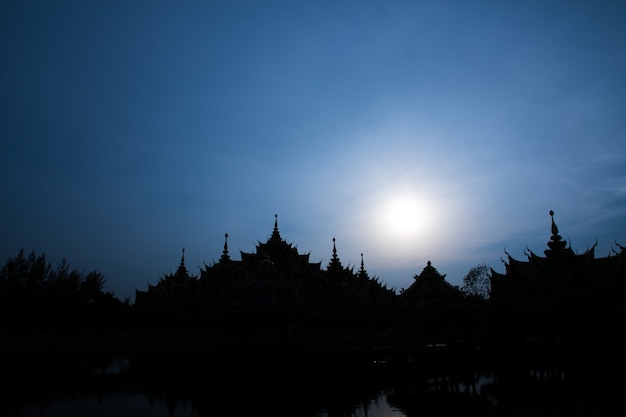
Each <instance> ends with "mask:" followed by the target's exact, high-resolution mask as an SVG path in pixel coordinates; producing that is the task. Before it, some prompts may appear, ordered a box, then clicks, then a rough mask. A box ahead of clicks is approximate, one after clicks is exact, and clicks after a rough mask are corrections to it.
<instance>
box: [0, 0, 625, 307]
mask: <svg viewBox="0 0 626 417" xmlns="http://www.w3.org/2000/svg"><path fill="white" fill-rule="evenodd" d="M624 21H626V3H624V2H620V1H597V0H595V1H550V0H546V1H524V2H519V1H471V2H470V1H432V2H420V1H393V0H385V1H335V2H330V1H302V2H298V1H285V2H274V1H221V2H220V1H215V2H210V1H197V2H196V1H177V2H160V1H145V2H144V1H131V2H126V1H124V2H122V1H119V2H118V1H62V0H60V1H54V2H49V1H4V2H2V4H1V5H0V51H1V53H2V62H3V64H2V65H1V66H0V136H1V137H2V141H1V144H0V173H1V174H2V194H3V196H4V197H3V199H2V200H3V203H2V205H1V209H0V210H1V214H2V215H1V218H0V231H1V235H2V239H1V241H0V245H1V246H0V257H2V258H1V259H4V260H6V259H8V258H9V257H12V256H15V255H16V254H17V253H18V251H19V250H20V249H22V248H23V249H24V250H25V251H27V252H30V251H35V252H36V253H38V254H39V253H45V254H46V256H47V258H48V260H49V261H51V262H52V263H53V264H55V265H56V264H57V263H58V262H59V261H60V260H61V259H62V258H65V259H66V260H67V261H68V262H69V264H70V266H71V267H72V268H73V269H77V270H79V271H86V272H88V271H92V270H97V271H100V272H101V273H103V274H104V277H105V279H106V286H105V289H106V290H109V291H113V292H114V293H115V294H116V295H117V296H119V297H120V298H121V299H125V298H126V297H134V292H135V289H141V290H145V289H146V288H147V285H148V283H152V284H154V283H156V282H157V280H158V278H159V277H160V276H161V275H162V274H165V273H168V272H172V271H175V270H176V268H177V266H178V263H179V261H180V256H181V250H182V248H185V260H186V265H187V267H188V269H189V270H190V272H192V273H198V272H199V269H200V267H201V266H202V265H203V264H204V263H206V264H211V263H212V262H213V261H217V260H218V259H219V257H220V255H221V251H222V248H223V245H224V234H225V233H228V234H229V239H228V243H229V249H230V254H231V257H233V258H234V259H239V251H240V250H242V251H246V252H252V251H254V248H255V244H256V243H257V242H264V241H265V240H267V238H269V236H270V234H271V232H272V229H273V226H274V215H275V214H278V223H279V230H280V232H281V235H282V237H283V238H284V239H285V240H287V241H288V242H290V243H293V244H294V245H296V246H297V247H298V249H299V251H300V252H301V253H310V259H311V261H313V262H322V265H323V266H324V267H325V266H326V265H327V263H328V261H329V260H330V256H331V254H332V239H333V237H335V238H336V239H337V249H338V254H339V256H340V258H341V260H342V263H343V264H344V265H346V266H347V265H352V266H355V269H358V267H359V266H360V262H361V253H363V256H364V261H365V267H366V269H367V271H368V273H369V274H370V276H377V277H379V278H380V279H381V280H382V281H383V282H385V283H387V284H388V286H389V287H395V288H397V289H400V288H406V287H408V286H409V285H410V284H411V283H412V282H413V275H415V274H419V273H420V272H421V270H422V269H423V268H424V266H425V265H426V263H427V261H429V260H430V261H432V263H433V266H435V267H436V268H437V269H438V270H439V272H440V273H442V274H446V275H447V277H446V278H447V280H448V281H449V282H451V283H453V284H455V285H459V284H461V280H462V277H463V276H464V275H465V274H466V273H467V271H468V270H469V269H470V268H472V267H473V266H476V265H478V264H482V263H484V264H488V265H490V266H492V267H494V268H495V269H496V270H499V271H501V272H502V271H503V270H504V267H503V265H502V263H501V261H500V258H501V257H503V256H504V250H505V249H506V250H507V251H508V252H509V253H510V254H511V255H513V256H514V257H517V258H519V259H523V258H524V250H525V248H529V249H531V250H532V251H534V252H535V253H538V254H543V250H544V249H545V248H546V242H547V241H548V239H549V237H550V216H549V214H548V212H549V211H550V210H554V211H555V212H556V216H555V219H556V222H557V224H558V226H559V229H560V232H561V235H562V236H563V238H564V239H566V240H568V241H569V242H570V243H571V245H572V248H573V249H574V250H576V251H578V252H584V251H585V250H586V249H587V248H589V247H591V246H592V245H593V244H594V243H595V241H596V239H597V241H598V246H597V247H596V254H597V256H606V255H608V254H609V251H610V250H611V248H616V246H615V242H618V243H620V244H621V245H626V210H625V209H626V48H624V44H625V43H626V26H625V25H624V24H623V22H624ZM3 262H4V261H3Z"/></svg>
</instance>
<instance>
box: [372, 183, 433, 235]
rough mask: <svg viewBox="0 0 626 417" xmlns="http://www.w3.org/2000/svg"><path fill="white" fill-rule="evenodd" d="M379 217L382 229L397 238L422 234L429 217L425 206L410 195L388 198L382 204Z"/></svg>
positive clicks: (428, 211) (429, 214)
mask: <svg viewBox="0 0 626 417" xmlns="http://www.w3.org/2000/svg"><path fill="white" fill-rule="evenodd" d="M381 215H382V227H383V228H384V229H385V230H386V231H387V233H389V234H391V235H393V236H396V237H399V238H410V237H415V236H417V235H420V234H423V232H424V231H425V229H427V228H428V222H429V218H430V217H431V213H430V210H429V208H428V206H427V204H426V203H425V202H424V201H422V200H420V199H419V198H418V197H416V196H414V195H411V194H400V195H395V196H390V197H388V198H387V199H386V201H385V202H384V203H383V207H382V210H381Z"/></svg>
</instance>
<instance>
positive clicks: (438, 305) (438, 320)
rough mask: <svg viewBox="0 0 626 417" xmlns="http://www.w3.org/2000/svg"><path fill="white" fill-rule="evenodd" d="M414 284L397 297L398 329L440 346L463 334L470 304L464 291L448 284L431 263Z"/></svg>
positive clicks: (415, 276) (444, 276)
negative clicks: (411, 332) (418, 334)
mask: <svg viewBox="0 0 626 417" xmlns="http://www.w3.org/2000/svg"><path fill="white" fill-rule="evenodd" d="M413 278H414V279H415V281H414V282H413V283H412V284H411V285H410V286H409V287H408V288H406V289H403V290H401V291H400V295H399V296H398V302H397V308H396V311H397V312H398V322H397V326H399V327H400V328H402V329H405V330H410V331H418V332H419V333H421V334H422V335H424V336H426V337H428V338H430V339H432V340H433V341H434V340H437V341H439V342H442V343H443V342H445V343H450V342H452V341H453V340H450V339H454V338H455V337H457V336H458V335H459V334H460V331H461V329H462V328H463V327H464V323H465V317H464V315H465V313H466V312H467V310H468V309H469V307H470V304H469V303H468V301H467V300H466V299H465V297H464V296H463V293H462V292H461V290H460V289H459V288H458V287H456V286H454V285H452V284H450V283H449V282H448V281H446V279H445V278H446V275H445V274H444V275H442V274H440V273H439V271H437V269H436V268H435V267H434V266H432V264H431V262H430V261H428V263H427V264H426V267H424V269H423V270H422V272H421V273H420V274H419V275H414V276H413Z"/></svg>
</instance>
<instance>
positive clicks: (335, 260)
mask: <svg viewBox="0 0 626 417" xmlns="http://www.w3.org/2000/svg"><path fill="white" fill-rule="evenodd" d="M328 269H329V270H340V269H343V266H342V265H341V261H340V260H339V256H337V246H336V245H335V238H334V237H333V255H332V257H331V259H330V262H329V263H328Z"/></svg>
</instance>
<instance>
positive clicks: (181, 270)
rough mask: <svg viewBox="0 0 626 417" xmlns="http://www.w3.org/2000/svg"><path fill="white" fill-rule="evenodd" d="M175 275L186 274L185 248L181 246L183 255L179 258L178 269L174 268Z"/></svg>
mask: <svg viewBox="0 0 626 417" xmlns="http://www.w3.org/2000/svg"><path fill="white" fill-rule="evenodd" d="M176 275H177V276H184V277H186V276H187V275H188V274H187V267H186V266H185V248H183V255H182V256H181V258H180V265H178V269H177V270H176Z"/></svg>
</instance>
